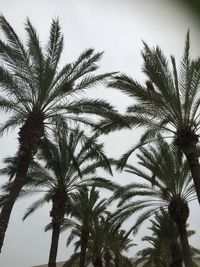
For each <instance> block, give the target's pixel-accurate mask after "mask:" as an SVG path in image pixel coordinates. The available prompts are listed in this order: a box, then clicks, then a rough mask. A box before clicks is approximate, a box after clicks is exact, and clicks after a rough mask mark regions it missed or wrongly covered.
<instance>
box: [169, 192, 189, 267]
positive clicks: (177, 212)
mask: <svg viewBox="0 0 200 267" xmlns="http://www.w3.org/2000/svg"><path fill="white" fill-rule="evenodd" d="M168 210H169V214H170V216H171V218H172V220H173V221H174V222H175V223H176V225H177V228H178V231H179V236H180V240H181V247H182V254H183V260H184V264H185V267H192V266H193V263H192V256H191V251H190V246H189V243H188V236H187V230H186V221H187V219H188V217H189V207H188V204H187V202H185V201H184V200H183V199H182V198H181V197H180V196H176V197H174V199H173V200H172V201H171V203H170V205H169V207H168Z"/></svg>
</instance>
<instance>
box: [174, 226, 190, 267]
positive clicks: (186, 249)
mask: <svg viewBox="0 0 200 267" xmlns="http://www.w3.org/2000/svg"><path fill="white" fill-rule="evenodd" d="M176 224H177V228H178V231H179V235H180V240H181V246H182V254H183V261H184V264H185V267H192V266H193V263H192V256H191V250H190V245H189V243H188V235H187V230H186V223H180V222H179V223H176Z"/></svg>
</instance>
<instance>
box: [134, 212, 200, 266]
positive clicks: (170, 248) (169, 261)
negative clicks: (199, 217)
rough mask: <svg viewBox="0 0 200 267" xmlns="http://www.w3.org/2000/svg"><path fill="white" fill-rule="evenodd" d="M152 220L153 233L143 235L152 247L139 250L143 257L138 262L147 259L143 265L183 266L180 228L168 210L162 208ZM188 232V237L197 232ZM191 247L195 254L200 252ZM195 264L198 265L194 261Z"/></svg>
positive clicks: (139, 254)
mask: <svg viewBox="0 0 200 267" xmlns="http://www.w3.org/2000/svg"><path fill="white" fill-rule="evenodd" d="M150 221H151V227H149V229H150V230H151V235H150V236H145V237H143V238H142V240H143V241H145V242H148V243H149V244H150V245H151V247H148V248H145V249H143V250H141V251H139V252H138V256H140V257H141V258H140V259H138V260H137V262H136V263H137V264H139V263H140V262H144V261H145V264H144V265H143V267H145V266H155V265H156V266H166V267H182V266H183V265H182V261H183V259H182V251H181V246H180V241H179V233H178V229H177V227H176V224H175V223H174V222H173V221H172V219H171V218H170V215H169V214H168V212H167V211H165V210H163V209H161V210H160V211H159V212H158V213H156V214H155V217H154V218H153V219H152V220H150ZM187 233H188V237H190V236H192V235H193V234H194V233H195V232H194V231H189V230H187ZM190 249H191V252H192V255H193V256H195V255H196V254H197V253H198V254H199V252H200V251H199V250H197V249H195V248H194V247H190ZM145 258H146V260H145ZM156 261H157V262H156ZM193 265H194V266H197V265H196V264H195V262H194V261H193Z"/></svg>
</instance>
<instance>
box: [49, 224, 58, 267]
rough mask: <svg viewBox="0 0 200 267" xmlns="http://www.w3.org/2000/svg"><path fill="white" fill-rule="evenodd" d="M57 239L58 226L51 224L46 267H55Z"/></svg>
mask: <svg viewBox="0 0 200 267" xmlns="http://www.w3.org/2000/svg"><path fill="white" fill-rule="evenodd" d="M59 237H60V224H59V223H53V229H52V237H51V248H50V253H49V263H48V267H56V258H57V252H58V242H59Z"/></svg>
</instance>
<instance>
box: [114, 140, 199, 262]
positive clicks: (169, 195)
mask: <svg viewBox="0 0 200 267" xmlns="http://www.w3.org/2000/svg"><path fill="white" fill-rule="evenodd" d="M137 156H138V159H139V164H140V166H141V168H137V167H134V166H132V165H127V167H126V171H127V172H130V173H132V174H134V175H136V176H138V177H139V178H140V179H142V181H141V182H139V183H136V182H135V183H132V184H128V185H126V186H124V187H122V188H121V189H119V190H117V191H116V193H115V195H114V198H121V201H120V203H119V205H120V206H121V207H120V208H119V210H117V212H116V216H115V219H116V218H118V219H119V221H120V222H122V221H124V220H125V219H127V218H128V217H130V216H131V215H132V214H134V213H135V212H137V211H142V214H141V215H140V216H139V217H138V219H137V221H136V224H135V226H134V229H135V231H137V229H138V227H139V226H140V224H141V223H142V222H143V221H144V220H145V219H147V218H149V217H150V216H152V215H153V214H154V213H155V212H156V211H158V210H160V208H161V207H164V208H165V209H168V212H169V214H170V216H171V218H172V220H173V221H174V222H175V223H176V225H177V228H178V231H179V235H180V240H181V245H182V250H183V259H184V263H185V266H186V267H189V266H190V267H191V266H192V258H191V252H190V247H189V244H188V237H187V231H186V221H187V219H188V216H189V207H188V202H189V201H192V200H194V199H196V195H195V189H194V185H193V183H192V180H191V177H190V175H189V170H188V166H187V162H183V161H182V156H181V153H180V151H177V149H176V148H174V149H172V148H171V146H170V145H169V144H168V143H167V142H164V141H162V140H160V141H159V142H158V143H157V144H156V146H149V148H148V149H147V148H144V147H142V148H140V153H138V155H137ZM143 168H144V169H143ZM138 197H139V200H134V199H135V198H138ZM127 201H129V202H128V204H127V203H126V202H127Z"/></svg>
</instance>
